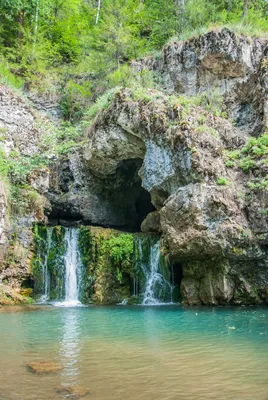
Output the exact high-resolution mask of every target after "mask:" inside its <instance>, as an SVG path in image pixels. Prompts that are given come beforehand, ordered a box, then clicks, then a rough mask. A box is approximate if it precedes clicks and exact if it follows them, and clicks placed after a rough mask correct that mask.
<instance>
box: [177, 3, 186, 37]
mask: <svg viewBox="0 0 268 400" xmlns="http://www.w3.org/2000/svg"><path fill="white" fill-rule="evenodd" d="M175 7H176V11H175V12H176V16H177V20H178V28H177V31H179V32H182V31H183V29H184V12H185V0H175Z"/></svg>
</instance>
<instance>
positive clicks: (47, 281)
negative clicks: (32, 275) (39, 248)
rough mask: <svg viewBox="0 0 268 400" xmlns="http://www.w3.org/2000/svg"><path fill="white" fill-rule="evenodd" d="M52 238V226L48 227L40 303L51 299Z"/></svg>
mask: <svg viewBox="0 0 268 400" xmlns="http://www.w3.org/2000/svg"><path fill="white" fill-rule="evenodd" d="M51 239H52V228H48V229H47V241H46V252H45V261H44V264H43V265H42V277H43V294H42V296H41V297H40V299H39V300H38V303H45V302H47V300H48V299H49V288H50V276H49V273H48V257H49V251H50V248H51Z"/></svg>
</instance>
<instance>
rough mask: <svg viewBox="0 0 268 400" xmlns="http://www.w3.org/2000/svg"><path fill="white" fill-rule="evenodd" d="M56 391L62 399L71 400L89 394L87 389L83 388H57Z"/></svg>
mask: <svg viewBox="0 0 268 400" xmlns="http://www.w3.org/2000/svg"><path fill="white" fill-rule="evenodd" d="M56 391H57V393H59V394H62V395H63V396H64V397H66V398H68V399H69V398H71V399H73V400H76V399H80V398H81V397H84V396H86V395H87V394H89V389H88V388H86V387H83V386H59V387H58V388H57V389H56Z"/></svg>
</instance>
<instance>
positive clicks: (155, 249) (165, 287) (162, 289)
mask: <svg viewBox="0 0 268 400" xmlns="http://www.w3.org/2000/svg"><path fill="white" fill-rule="evenodd" d="M143 240H144V239H143V238H138V253H139V258H140V270H141V272H142V275H143V280H144V285H143V294H142V295H143V296H142V304H143V305H160V304H170V303H172V292H173V288H174V287H173V285H172V284H171V283H170V281H169V279H168V277H167V276H165V275H167V272H168V269H167V268H166V265H164V266H163V257H162V256H161V252H160V241H157V242H154V243H152V240H150V239H149V255H148V256H147V257H146V255H145V254H144V250H143ZM136 294H137V286H136V285H135V286H134V295H136Z"/></svg>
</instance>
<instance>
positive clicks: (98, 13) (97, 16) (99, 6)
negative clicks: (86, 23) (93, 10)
mask: <svg viewBox="0 0 268 400" xmlns="http://www.w3.org/2000/svg"><path fill="white" fill-rule="evenodd" d="M100 9H101V0H98V10H97V15H96V25H97V23H98V22H99V17H100Z"/></svg>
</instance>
